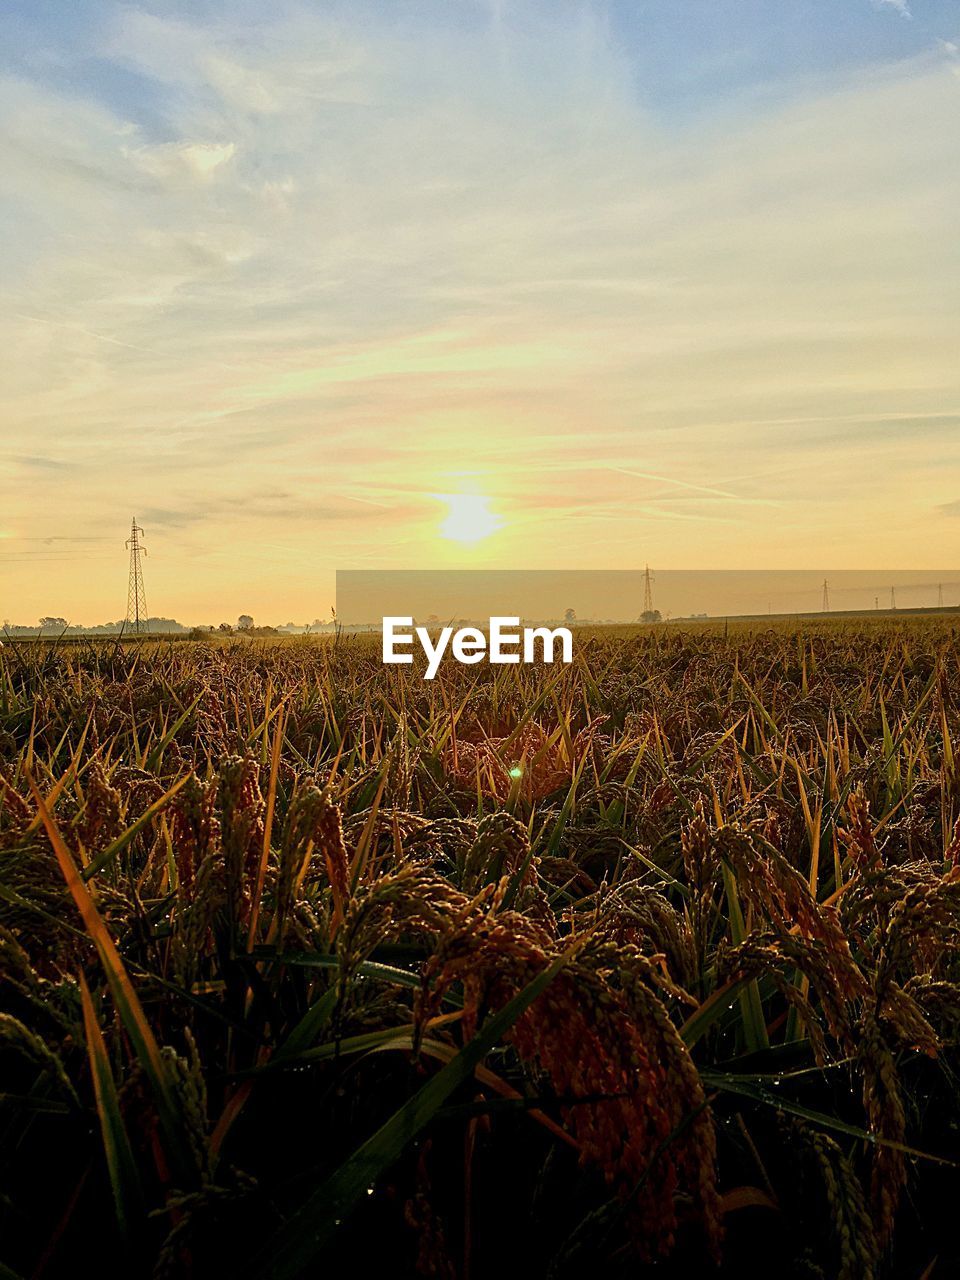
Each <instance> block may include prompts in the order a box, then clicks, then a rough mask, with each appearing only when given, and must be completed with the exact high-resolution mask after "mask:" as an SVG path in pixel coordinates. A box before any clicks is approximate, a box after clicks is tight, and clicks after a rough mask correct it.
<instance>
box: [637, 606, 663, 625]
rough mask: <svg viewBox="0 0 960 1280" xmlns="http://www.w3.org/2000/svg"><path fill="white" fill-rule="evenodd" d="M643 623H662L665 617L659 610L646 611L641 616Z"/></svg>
mask: <svg viewBox="0 0 960 1280" xmlns="http://www.w3.org/2000/svg"><path fill="white" fill-rule="evenodd" d="M640 621H641V622H662V621H663V617H662V615H661V613H660V610H659V609H644V611H643V613H641V615H640Z"/></svg>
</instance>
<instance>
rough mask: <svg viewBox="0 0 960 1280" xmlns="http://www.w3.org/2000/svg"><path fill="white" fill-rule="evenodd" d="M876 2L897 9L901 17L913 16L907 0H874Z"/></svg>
mask: <svg viewBox="0 0 960 1280" xmlns="http://www.w3.org/2000/svg"><path fill="white" fill-rule="evenodd" d="M874 3H875V4H877V5H879V6H881V7H884V8H887V9H895V10H896V11H897V13H899V15H900V17H901V18H912V17H913V14H912V13H911V11H910V5H909V4H908V3H907V0H874Z"/></svg>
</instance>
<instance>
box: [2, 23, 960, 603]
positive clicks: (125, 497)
mask: <svg viewBox="0 0 960 1280" xmlns="http://www.w3.org/2000/svg"><path fill="white" fill-rule="evenodd" d="M894 7H901V6H894ZM903 7H905V6H903ZM583 8H584V7H583V6H574V5H570V6H567V5H550V6H546V5H543V6H541V5H539V4H536V3H531V4H529V5H524V6H510V5H505V6H503V5H496V6H494V7H493V8H492V9H490V10H489V11H486V12H485V11H484V9H483V7H482V6H477V7H476V8H475V9H474V8H470V9H469V11H468V10H467V8H466V7H457V8H456V14H455V16H453V11H452V9H451V8H450V7H449V6H442V5H432V4H430V3H427V4H425V5H423V6H418V7H417V10H416V12H415V13H414V12H412V11H411V12H407V11H406V10H405V11H404V16H402V17H397V16H394V17H391V18H389V19H388V18H387V16H386V15H385V10H384V7H383V6H382V5H375V4H369V5H368V4H365V3H364V2H363V0H356V4H355V5H353V6H351V7H350V9H349V11H348V10H346V9H343V10H339V11H337V10H334V9H331V10H330V11H329V12H328V11H327V10H326V9H324V10H323V11H322V12H321V11H320V10H318V9H307V8H301V7H295V6H287V5H284V4H281V5H279V6H276V7H271V8H270V9H269V10H266V9H265V10H263V11H262V14H261V16H259V17H258V18H257V19H256V22H255V25H251V22H252V20H251V18H250V11H249V10H246V11H245V16H244V18H243V19H242V20H241V18H240V17H238V16H237V15H238V14H239V12H240V10H239V9H238V8H235V7H234V6H232V5H229V4H223V5H215V6H209V7H205V8H204V9H203V13H205V14H207V15H208V17H207V18H206V19H205V20H203V19H201V17H200V16H193V17H186V18H174V17H170V16H161V15H159V14H158V13H156V12H154V13H145V12H141V11H138V10H136V9H129V8H122V9H116V10H113V9H110V10H106V11H105V12H106V13H107V14H108V17H107V19H106V20H105V23H104V25H103V27H102V28H100V29H99V30H98V31H96V32H91V34H90V37H89V38H90V42H91V47H89V48H85V49H83V50H78V52H77V54H76V59H77V63H78V65H79V63H80V62H82V61H83V60H85V59H87V60H88V59H90V58H92V57H93V58H96V59H97V60H98V65H103V66H105V67H110V68H112V69H114V70H116V71H117V74H118V75H119V74H122V75H125V76H132V77H136V81H137V83H138V84H140V85H142V86H144V87H145V88H144V93H145V94H146V92H147V90H149V98H150V103H151V108H150V112H149V115H148V114H147V113H145V112H142V113H138V111H137V109H136V103H135V102H132V101H125V100H122V99H120V98H117V99H116V100H113V101H111V100H110V99H109V98H108V97H106V96H105V95H104V94H102V93H100V94H99V95H98V96H95V95H94V94H93V93H92V92H86V93H85V92H83V91H82V90H80V89H77V88H76V87H75V88H73V89H71V90H69V91H68V90H67V89H65V88H63V85H64V84H66V83H75V82H72V81H70V79H69V77H66V76H63V75H60V76H58V77H57V78H56V79H55V78H54V77H53V76H45V75H44V74H43V71H42V69H41V70H38V71H37V72H36V73H35V75H34V78H32V79H31V78H28V77H25V76H24V75H22V74H21V75H19V76H17V77H7V78H6V79H2V80H0V113H2V118H3V120H4V123H5V131H4V132H5V140H4V141H3V142H0V162H2V163H3V165H4V173H5V178H6V185H7V186H8V188H10V189H15V190H16V192H17V202H16V205H15V206H12V207H11V211H10V214H9V217H8V219H7V221H6V222H5V224H4V225H5V228H6V229H7V234H5V236H4V237H3V241H2V243H0V268H2V269H3V271H4V278H5V282H6V288H5V301H4V308H3V310H2V311H0V341H2V342H3V345H4V351H5V356H6V359H5V365H6V370H7V371H6V372H5V384H4V394H3V407H2V410H0V412H2V418H0V432H2V433H3V436H4V438H5V439H6V440H8V441H9V442H10V443H9V444H8V446H7V451H8V456H9V455H17V456H19V455H20V454H21V453H22V452H24V450H26V449H28V450H29V453H30V455H31V456H34V457H35V458H36V459H41V460H42V459H50V460H53V462H52V465H48V466H47V465H45V464H44V463H43V462H42V461H41V462H39V463H37V464H36V465H35V471H36V475H37V477H38V481H37V483H39V477H41V475H42V479H43V485H44V491H45V500H44V504H43V505H42V506H41V504H38V502H37V500H36V487H35V486H32V485H31V484H29V483H28V484H24V485H21V486H19V490H18V488H17V486H11V488H12V489H13V492H12V493H10V494H5V511H4V523H5V526H6V525H9V526H10V527H11V528H13V529H14V530H15V531H18V532H20V533H27V534H29V535H31V536H35V535H37V534H38V533H39V532H40V531H42V527H43V523H44V520H45V518H46V514H47V511H48V510H49V509H50V507H51V506H55V508H56V510H57V513H58V519H60V520H62V521H64V522H65V523H68V524H69V525H70V527H72V528H75V529H76V531H77V533H78V536H100V535H101V534H102V533H103V530H104V527H105V526H106V525H107V524H110V525H111V527H113V526H114V525H115V526H116V527H117V531H118V534H119V542H118V547H119V550H118V555H119V560H118V565H117V567H116V571H115V572H114V571H113V570H111V572H112V573H113V577H110V576H109V574H106V573H104V574H102V575H101V573H100V572H97V573H96V574H95V575H92V577H91V579H90V581H88V582H85V583H84V584H83V586H82V590H83V592H84V593H85V594H84V598H83V599H81V596H80V592H81V587H80V584H78V583H75V582H74V581H73V580H72V578H71V577H69V576H67V575H66V574H65V575H64V576H63V577H61V578H59V579H58V578H54V577H51V578H50V579H49V580H48V582H49V585H47V584H44V585H43V586H42V592H43V601H42V604H41V602H40V593H41V587H39V586H37V584H36V582H35V580H34V579H32V578H31V577H30V576H29V575H28V574H27V573H26V572H25V573H24V574H23V576H22V577H20V578H18V579H14V580H13V582H12V590H13V591H14V593H15V594H20V595H23V597H24V598H25V599H29V600H30V601H31V602H32V604H36V606H37V607H36V608H32V612H37V609H39V608H43V609H47V610H49V609H51V608H53V606H54V605H55V604H56V598H55V593H56V592H61V593H63V594H64V595H65V596H66V597H67V598H66V599H64V601H63V603H62V604H60V605H57V608H58V610H67V611H70V610H72V611H73V612H75V613H77V614H78V615H79V614H80V613H83V614H84V615H87V614H89V613H90V612H91V609H93V610H94V611H95V609H96V607H97V603H96V601H92V602H91V603H89V604H88V600H89V595H90V592H91V591H93V592H97V591H98V590H99V592H100V599H101V601H102V608H103V609H105V610H106V612H110V613H112V612H115V608H116V606H115V604H113V603H111V602H112V601H113V600H114V597H115V595H116V591H117V582H118V581H119V582H120V589H122V587H123V582H122V581H121V580H122V577H123V574H124V565H123V563H122V560H123V556H122V537H123V533H124V528H125V527H126V526H127V525H128V523H129V517H130V514H132V512H133V510H136V511H137V513H138V515H139V517H140V518H141V520H142V521H143V523H144V524H145V525H146V526H147V529H148V534H149V533H150V527H151V526H152V527H153V529H154V532H155V537H154V539H153V543H152V544H151V547H150V550H151V561H150V574H151V583H152V586H151V602H152V603H153V601H155V600H159V599H161V598H162V599H165V601H166V603H165V604H164V606H163V611H164V612H167V613H180V614H182V615H184V616H191V611H194V612H193V615H192V616H198V614H197V612H196V611H198V610H201V609H202V610H203V612H202V613H201V614H200V616H205V610H206V600H207V598H208V596H209V593H210V592H211V591H212V590H215V591H216V592H218V593H222V594H223V595H224V596H226V597H229V600H231V601H235V603H236V606H237V608H239V607H250V608H252V609H253V610H254V611H255V612H256V613H257V614H258V615H261V616H263V615H265V614H266V613H269V612H270V611H271V609H273V608H274V607H275V608H276V611H277V613H278V614H279V613H283V614H288V613H290V612H295V610H294V608H293V601H294V600H295V599H299V598H300V597H301V594H302V593H303V592H304V591H305V590H307V589H309V584H311V583H313V582H316V581H317V580H318V578H319V577H320V576H322V575H324V574H329V573H330V572H331V571H332V570H333V568H335V567H336V566H337V565H340V566H344V565H347V564H349V563H351V562H352V561H353V559H357V560H362V561H363V562H368V561H370V560H374V561H377V560H379V561H382V562H384V563H392V560H391V557H400V556H403V557H404V558H405V559H406V561H407V562H408V563H409V562H411V561H414V562H416V561H419V562H423V563H431V562H432V559H431V558H432V557H433V556H434V555H436V554H439V553H440V550H442V548H440V550H438V545H439V544H438V542H437V540H436V538H435V536H434V535H435V530H436V526H437V524H438V523H439V516H438V513H437V511H436V504H434V503H431V502H430V501H429V499H428V498H427V497H426V496H425V495H428V494H430V493H433V492H450V491H452V486H453V485H462V486H464V487H467V486H468V485H473V486H475V488H476V490H477V492H482V493H485V494H486V495H487V496H489V497H490V499H491V509H492V510H495V511H496V513H497V514H498V515H500V516H502V517H503V519H504V520H505V525H504V528H503V530H502V531H501V532H500V533H499V534H498V535H497V546H498V548H499V551H498V554H504V555H508V556H509V557H510V559H511V562H513V563H534V562H539V563H550V562H551V561H555V560H557V559H563V560H564V562H565V563H573V562H575V560H576V558H577V557H580V559H581V560H583V561H584V562H588V561H589V560H592V562H594V563H595V562H596V561H597V558H598V555H600V554H601V552H602V555H604V556H615V557H617V558H618V560H619V561H623V562H630V560H631V557H634V558H635V557H637V556H640V557H641V558H642V559H650V561H651V562H652V563H655V562H659V563H668V562H669V563H691V562H693V563H700V564H703V563H704V562H706V561H709V562H711V563H715V564H717V563H728V564H730V563H735V562H738V561H743V562H753V563H756V558H757V557H758V556H763V557H764V559H766V560H767V562H771V563H775V562H785V560H786V559H787V558H790V557H793V560H792V562H793V563H806V562H808V561H812V560H815V559H816V560H820V561H824V562H825V561H828V560H830V559H832V558H833V548H835V547H837V546H843V547H844V548H845V549H846V550H845V555H847V556H848V557H849V559H850V562H852V563H855V562H857V561H860V562H864V563H866V562H869V561H887V562H895V561H900V562H903V561H904V560H906V561H911V560H913V561H915V562H916V563H922V562H923V559H924V557H926V556H927V555H928V554H929V548H930V535H929V529H928V527H927V524H926V521H927V519H928V517H929V513H930V512H931V509H934V510H936V512H937V514H936V515H935V516H934V517H933V518H934V519H939V518H941V517H942V516H946V515H947V514H950V513H949V512H948V511H947V508H948V507H949V506H950V505H951V503H952V495H953V494H955V493H956V492H957V483H958V479H960V441H958V438H957V434H956V432H955V431H954V430H953V429H952V424H951V418H950V415H955V414H957V413H960V379H958V376H957V369H956V360H955V353H956V349H957V346H958V339H960V320H958V315H957V310H956V306H955V296H954V295H955V285H954V281H955V257H954V254H955V230H956V228H955V213H954V210H955V209H956V208H957V207H960V138H958V135H957V131H956V130H955V129H954V128H953V127H952V122H953V120H954V119H955V118H956V112H957V108H958V105H960V102H958V90H960V83H958V80H957V78H956V76H955V75H954V74H953V73H952V72H951V71H950V69H949V68H950V66H951V65H952V64H953V62H955V54H953V53H951V52H950V51H949V50H948V49H947V48H946V47H944V48H941V49H936V50H932V51H931V52H930V53H929V54H927V55H924V56H921V57H911V58H909V59H907V60H904V61H901V62H893V63H886V64H883V65H877V66H874V67H867V68H863V67H858V68H857V69H855V70H847V71H846V72H844V73H842V74H840V73H837V74H834V75H833V76H832V77H828V76H823V77H821V78H820V79H819V80H816V81H815V80H812V79H811V81H810V82H809V83H808V84H805V85H804V86H803V87H802V88H800V89H797V90H796V91H795V92H794V93H793V94H792V96H791V97H790V99H789V100H788V101H787V100H784V101H782V102H781V103H780V104H779V105H767V106H765V107H763V109H758V106H757V102H756V100H755V99H751V100H750V102H749V104H743V105H738V102H737V100H736V99H735V98H731V100H730V101H728V102H726V103H725V104H724V107H723V110H722V111H720V110H718V111H714V112H711V113H708V114H705V115H703V116H702V117H701V118H699V119H698V120H697V122H696V126H695V127H694V126H692V125H690V124H689V122H686V121H683V122H676V123H674V122H671V121H669V120H665V119H664V118H663V117H662V115H658V116H657V117H654V116H653V115H652V114H651V112H650V111H649V110H648V108H647V107H646V105H645V93H644V86H643V85H642V84H640V85H639V86H638V83H637V76H636V69H635V67H634V65H633V64H632V62H631V59H630V57H629V56H628V53H627V51H626V50H625V48H624V46H623V42H622V41H618V40H616V39H614V38H613V37H612V36H611V35H610V33H609V31H608V29H607V27H606V25H605V22H604V20H603V16H602V14H600V13H599V10H598V11H597V12H596V13H594V14H592V15H591V11H590V9H589V7H587V9H586V16H581V17H578V18H576V19H575V18H574V10H575V9H576V10H577V12H578V13H582V11H583ZM184 12H186V11H184ZM199 13H200V10H198V11H197V14H199ZM344 14H346V15H347V16H346V17H344ZM865 14H866V17H865V21H866V22H867V24H868V25H869V26H871V27H877V26H880V27H884V28H885V29H886V28H889V29H891V30H895V31H897V32H899V31H900V30H901V28H900V24H897V23H887V24H880V23H877V22H876V21H875V19H874V18H873V17H872V16H871V15H870V14H869V10H866V9H865ZM209 15H213V16H209ZM915 25H916V24H915ZM913 29H914V28H907V27H906V26H904V27H903V32H904V33H907V32H908V31H909V30H913ZM947 43H949V42H947ZM65 58H66V59H67V61H68V62H69V54H66V55H65ZM28 440H29V442H30V443H29V445H26V443H25V442H26V441H28ZM21 442H23V443H21ZM934 447H935V451H936V457H937V468H936V471H935V473H934V474H933V475H931V474H930V467H929V465H928V462H926V461H925V459H929V457H930V456H931V453H932V451H933V449H934ZM61 459H62V466H60V468H59V469H58V465H57V464H58V460H61ZM20 465H21V466H23V465H29V464H20ZM67 468H72V469H75V470H74V472H73V474H71V471H70V470H68V469H67ZM467 470H472V471H474V472H476V473H478V474H477V475H475V476H474V477H473V478H472V479H468V478H466V477H464V476H463V474H462V473H463V472H464V471H467ZM78 472H82V476H83V484H82V485H80V484H78V483H77V473H78ZM451 476H456V477H458V478H456V479H454V480H451ZM685 495H686V496H685ZM938 504H939V505H938ZM574 512H576V515H575V518H574V515H573V513H574ZM565 513H566V514H567V515H569V516H570V519H569V520H567V519H566V516H565ZM678 516H683V517H687V518H684V519H678V518H677V517H678ZM688 517H693V518H692V519H691V518H688ZM614 520H616V521H618V522H619V524H620V526H621V535H620V536H619V537H617V538H616V539H612V538H611V535H610V529H609V525H610V524H611V523H612V522H613V521H614ZM591 521H593V522H594V526H595V527H593V528H592V529H591ZM294 524H295V526H296V537H292V536H290V535H289V533H288V532H285V531H286V530H288V529H289V528H290V527H292V526H293V525H294ZM706 526H708V527H709V529H710V535H709V540H706V539H705V537H704V533H703V528H704V527H706ZM641 534H642V538H643V547H642V550H641V549H640V535H641ZM590 545H593V546H594V548H595V549H594V550H593V551H592V552H591V553H590V556H589V557H587V555H586V552H585V550H584V549H585V548H587V547H588V546H590ZM278 546H283V547H284V548H287V550H286V551H285V553H284V555H283V556H282V557H280V558H279V559H277V553H276V551H271V550H270V548H275V547H278ZM401 546H402V547H403V550H402V551H400V550H398V548H400V547H401ZM596 548H600V551H597V550H596ZM477 555H478V556H479V555H480V549H478V551H477ZM271 556H272V557H273V560H271ZM208 563H209V564H216V566H217V567H218V569H217V574H216V575H215V576H210V577H207V576H205V572H206V571H205V570H203V568H202V567H203V565H205V564H208ZM91 582H92V583H93V586H91V585H90V584H91ZM322 589H323V590H326V587H325V586H324V587H323V588H322ZM51 592H52V593H54V595H51V594H49V593H51ZM71 593H73V594H71ZM251 594H253V595H255V597H256V598H253V599H251ZM240 596H242V597H243V598H242V599H239V598H238V597H240ZM108 604H109V608H108ZM158 607H159V605H158ZM223 608H224V609H225V610H227V611H229V608H230V605H229V602H225V603H224V606H223ZM218 611H219V609H218Z"/></svg>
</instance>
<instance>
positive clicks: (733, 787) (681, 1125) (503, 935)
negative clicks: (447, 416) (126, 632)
mask: <svg viewBox="0 0 960 1280" xmlns="http://www.w3.org/2000/svg"><path fill="white" fill-rule="evenodd" d="M958 635H960V630H958V626H957V624H956V623H955V622H953V621H951V620H944V619H940V620H937V619H922V620H912V621H911V620H907V619H903V620H877V621H874V620H871V619H857V620H849V621H844V622H838V621H834V622H828V621H824V622H823V623H822V624H812V623H811V624H804V625H802V626H801V625H800V624H793V625H789V624H786V623H784V624H777V625H774V626H759V625H758V626H741V627H739V628H737V627H731V628H729V629H728V628H724V627H723V626H722V625H720V626H717V625H711V624H703V625H699V626H697V625H692V626H688V627H683V628H681V627H679V626H672V627H647V628H643V629H634V630H630V629H611V630H609V631H606V632H600V631H597V632H596V633H591V634H589V635H587V634H582V635H581V636H580V637H579V639H578V643H577V646H576V654H575V660H574V662H573V664H572V665H570V666H568V667H567V666H558V667H545V666H539V667H536V666H533V667H500V668H490V667H482V668H478V667H470V668H465V667H462V666H459V665H456V664H450V663H446V664H445V665H444V666H443V667H442V668H441V671H440V673H439V675H438V677H437V678H436V679H435V680H433V681H431V682H426V681H423V680H421V679H420V678H419V676H418V673H417V672H416V671H413V672H410V670H409V669H404V670H403V671H402V672H398V671H397V669H389V670H388V669H386V668H384V667H383V666H382V665H381V663H380V658H379V652H378V650H377V649H376V648H375V647H374V646H373V644H372V643H370V642H368V641H366V640H364V639H363V638H358V637H346V636H343V637H340V638H339V639H338V640H336V641H333V640H315V639H305V640H300V641H297V640H290V641H283V642H277V643H272V642H259V641H255V640H254V641H242V640H232V641H226V642H223V643H213V642H211V643H193V642H179V643H167V644H162V643H158V642H153V641H149V640H147V641H139V642H135V643H131V642H129V641H128V640H124V641H122V642H121V641H116V642H115V641H110V642H96V643H79V644H71V645H62V644H56V643H53V644H43V643H23V644H16V645H8V646H7V648H6V649H5V650H4V651H3V653H2V654H0V664H2V666H0V971H2V979H3V980H2V997H0V1133H2V1143H0V1264H2V1265H0V1275H3V1276H14V1277H16V1276H23V1277H26V1276H60V1275H66V1274H71V1273H73V1272H74V1271H75V1269H76V1267H77V1265H78V1262H79V1263H80V1264H81V1265H83V1266H87V1265H89V1266H90V1267H91V1268H95V1269H96V1271H97V1273H98V1274H101V1275H104V1276H124V1277H139V1276H156V1277H175V1276H197V1277H208V1276H226V1275H229V1276H237V1277H243V1276H250V1277H255V1276H270V1277H277V1278H282V1280H294V1278H295V1277H299V1276H308V1275H319V1274H326V1273H327V1269H328V1268H329V1269H331V1270H332V1269H333V1268H337V1269H338V1270H339V1272H340V1273H341V1274H348V1275H351V1276H358V1277H366V1276H373V1275H377V1274H379V1273H380V1272H381V1270H382V1271H383V1272H387V1271H389V1272H390V1273H391V1274H399V1275H426V1276H442V1277H463V1278H466V1280H469V1278H472V1280H484V1278H485V1277H488V1276H495V1275H496V1276H512V1275H524V1276H527V1277H540V1276H542V1277H547V1276H549V1277H556V1278H561V1277H573V1276H581V1275H596V1276H624V1277H626V1276H641V1277H642V1276H646V1275H651V1276H699V1275H704V1276H709V1275H714V1274H716V1275H724V1276H751V1275H757V1276H761V1275H762V1276H769V1275H771V1274H773V1273H774V1271H776V1273H777V1274H779V1275H780V1276H782V1277H784V1278H785V1280H790V1278H793V1277H797V1278H799V1277H827V1278H831V1280H832V1278H834V1277H841V1278H842V1280H868V1278H871V1277H875V1278H877V1280H880V1278H881V1277H892V1276H897V1277H899V1276H903V1277H914V1278H915V1280H920V1277H929V1276H933V1277H940V1276H949V1275H955V1274H956V1273H957V1271H956V1269H957V1267H958V1266H960V1251H958V1245H957V1243H956V1238H955V1233H954V1232H953V1230H952V1223H951V1211H952V1208H953V1206H954V1205H955V1203H956V1198H957V1194H958V1192H960V1171H958V1154H960V1141H958V1137H960V1133H958V1126H960V1097H958V1092H957V1086H956V1075H955V1073H956V1070H957V1067H958V1065H960V1064H958V1054H957V1035H958V1026H960V958H958V956H960V824H958V818H960V777H958V771H960V761H958V758H957V751H958V750H960V706H958V702H960V647H958Z"/></svg>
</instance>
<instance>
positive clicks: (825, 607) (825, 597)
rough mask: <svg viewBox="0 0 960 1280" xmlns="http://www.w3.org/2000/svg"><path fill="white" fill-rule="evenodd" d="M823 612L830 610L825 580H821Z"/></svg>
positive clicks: (828, 593)
mask: <svg viewBox="0 0 960 1280" xmlns="http://www.w3.org/2000/svg"><path fill="white" fill-rule="evenodd" d="M823 612H824V613H829V612H830V592H829V591H828V590H827V580H826V578H824V580H823Z"/></svg>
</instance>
